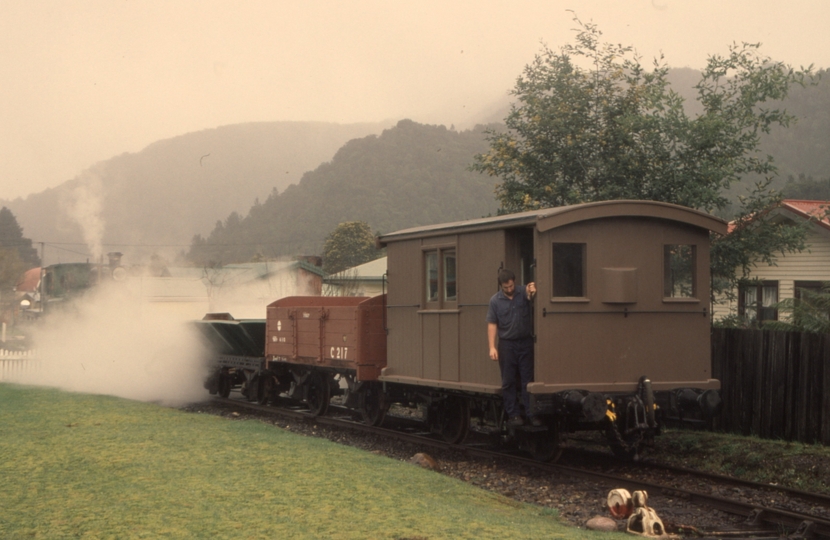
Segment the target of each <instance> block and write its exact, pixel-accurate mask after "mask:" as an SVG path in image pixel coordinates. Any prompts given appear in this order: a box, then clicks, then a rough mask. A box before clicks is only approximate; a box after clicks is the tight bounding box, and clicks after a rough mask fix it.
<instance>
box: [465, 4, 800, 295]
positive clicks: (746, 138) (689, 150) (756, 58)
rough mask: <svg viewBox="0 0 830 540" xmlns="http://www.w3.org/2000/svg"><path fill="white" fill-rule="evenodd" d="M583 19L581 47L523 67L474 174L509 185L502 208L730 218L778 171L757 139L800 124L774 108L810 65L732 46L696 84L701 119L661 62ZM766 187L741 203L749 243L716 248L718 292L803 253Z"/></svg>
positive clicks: (500, 191) (728, 242)
mask: <svg viewBox="0 0 830 540" xmlns="http://www.w3.org/2000/svg"><path fill="white" fill-rule="evenodd" d="M576 22H577V23H578V24H579V26H580V29H579V31H578V32H577V36H576V42H575V43H574V44H572V45H570V44H569V45H566V46H564V47H562V48H561V49H560V50H559V51H553V50H551V49H549V48H547V47H544V48H543V50H542V52H541V53H540V54H538V55H537V56H536V58H535V60H534V62H533V63H532V64H530V65H528V66H527V67H526V68H525V70H524V73H523V74H522V76H520V77H519V79H518V81H517V82H516V86H515V88H514V90H513V95H514V96H515V97H516V99H517V103H516V104H514V105H513V106H512V107H511V109H510V113H509V114H508V116H507V118H506V119H505V124H506V126H507V128H508V131H506V132H499V131H495V130H490V131H489V132H488V141H489V142H490V150H489V151H488V152H487V153H484V154H480V155H478V156H476V161H475V164H474V165H473V169H475V170H478V171H481V172H484V173H487V174H489V175H491V176H497V177H499V178H500V179H501V181H502V182H501V184H499V186H498V187H497V189H496V193H497V196H498V198H499V200H500V202H501V211H503V212H518V211H523V210H531V209H535V208H544V207H550V206H561V205H568V204H576V203H581V202H590V201H601V200H611V199H646V200H654V201H662V202H668V203H674V204H680V205H684V206H688V207H691V208H697V209H700V210H704V211H707V212H714V211H724V210H725V209H726V208H728V206H729V204H730V201H729V198H728V197H727V194H726V190H727V189H728V188H729V187H730V185H732V184H733V183H734V182H736V181H737V180H739V179H741V178H743V177H744V176H746V175H748V174H755V175H760V176H761V177H763V178H769V177H771V176H772V175H773V174H774V173H775V167H774V165H773V162H772V157H771V156H764V155H761V154H760V152H759V150H758V147H759V142H760V137H761V135H762V134H765V133H769V131H770V129H771V127H772V126H784V127H786V126H788V125H789V124H790V123H791V122H792V121H793V117H792V116H791V115H790V114H788V113H787V112H786V111H785V110H783V109H780V108H775V107H769V106H768V102H769V101H771V100H778V101H780V100H783V99H785V98H786V97H787V95H788V92H789V90H790V88H791V87H792V86H793V85H800V84H804V82H805V81H808V80H810V78H811V75H810V69H809V68H808V69H806V70H794V69H793V68H791V67H789V66H787V65H785V64H782V63H780V62H772V61H771V60H770V59H769V58H766V57H764V56H761V55H760V54H759V52H758V49H759V45H755V44H747V43H744V44H742V45H732V46H731V47H730V49H729V54H728V55H726V56H718V55H714V56H711V57H710V58H709V60H708V64H707V66H706V68H705V69H704V70H703V72H702V73H701V78H700V80H699V82H698V83H697V84H696V85H695V87H694V88H695V91H696V94H697V97H696V100H697V105H698V108H699V109H700V111H701V112H700V113H699V114H697V115H695V116H694V117H692V116H689V114H688V113H687V112H686V109H685V108H684V99H683V98H682V97H681V96H680V95H679V94H678V93H676V92H675V91H674V90H672V89H671V87H670V85H669V82H668V80H667V76H668V73H669V70H668V67H667V66H666V64H665V63H664V62H663V58H662V57H661V58H659V59H655V61H654V65H653V67H652V68H651V69H646V68H644V67H643V66H642V65H641V63H640V58H639V57H638V56H637V54H636V53H635V52H634V50H633V49H632V48H631V47H625V46H622V45H614V44H609V43H604V42H602V40H601V36H602V33H601V32H600V31H599V29H598V28H597V27H596V25H594V24H591V23H582V22H581V21H579V20H578V19H576ZM582 66H590V67H589V68H585V67H582ZM768 187H769V180H765V181H763V182H761V183H759V184H758V185H756V187H755V189H754V190H753V191H752V192H751V193H750V194H749V195H748V196H747V197H745V198H743V199H742V200H741V203H740V206H741V207H740V211H739V216H738V219H739V221H741V223H742V231H743V232H742V234H741V236H740V237H734V238H733V237H732V235H729V236H726V237H725V238H723V239H718V240H717V242H716V244H720V247H717V248H713V249H714V252H713V271H714V272H713V273H714V274H715V276H716V279H715V280H714V283H715V290H716V291H719V290H721V288H725V289H729V288H731V286H732V285H734V283H735V282H736V280H737V279H738V275H737V271H738V270H741V269H743V270H744V271H745V270H746V269H748V268H749V266H750V265H751V264H752V261H768V260H771V258H772V257H774V254H775V253H777V252H784V251H791V250H795V249H799V248H801V247H803V237H804V235H803V231H802V230H801V229H799V228H798V227H795V228H793V227H790V226H789V225H788V224H786V223H783V224H782V223H780V222H773V221H770V220H767V219H766V216H767V215H768V212H767V211H766V210H767V209H768V208H770V207H772V206H774V205H775V204H776V203H777V202H778V198H777V196H776V195H775V194H774V193H772V192H771V191H770V190H769V189H768Z"/></svg>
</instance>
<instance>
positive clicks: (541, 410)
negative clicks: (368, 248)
mask: <svg viewBox="0 0 830 540" xmlns="http://www.w3.org/2000/svg"><path fill="white" fill-rule="evenodd" d="M726 228H727V224H726V222H725V221H723V220H721V219H718V218H715V217H713V216H711V215H708V214H706V213H703V212H699V211H696V210H693V209H689V208H685V207H681V206H677V205H672V204H666V203H659V202H651V201H607V202H597V203H588V204H579V205H573V206H565V207H558V208H549V209H543V210H537V211H531V212H524V213H518V214H510V215H503V216H496V217H489V218H483V219H476V220H470V221H465V222H458V223H446V224H440V225H432V226H426V227H418V228H413V229H407V230H402V231H398V232H394V233H391V234H386V235H382V236H380V237H379V238H378V245H379V246H381V247H385V248H386V249H387V256H388V259H387V260H388V280H389V292H388V300H387V330H388V336H387V347H388V359H387V365H386V367H385V368H384V369H383V370H382V372H381V375H380V377H379V379H380V380H381V381H383V383H384V385H385V387H386V388H387V389H388V391H389V392H390V399H391V400H392V401H409V400H411V396H413V395H417V394H419V393H420V395H424V394H428V395H431V396H432V398H431V399H432V400H434V401H436V402H437V403H438V404H439V406H438V413H439V416H441V415H442V413H443V419H442V420H440V421H439V424H440V426H439V428H440V429H441V430H443V431H444V433H445V437H446V438H448V440H450V439H453V440H454V439H460V438H461V437H462V433H463V432H465V431H466V430H467V427H468V426H467V425H466V424H465V422H469V415H473V416H474V417H478V418H479V419H480V421H481V422H485V423H487V422H489V423H492V422H494V421H495V422H496V424H497V426H501V425H502V424H501V422H502V420H503V419H499V418H494V417H498V416H499V415H500V403H499V397H498V396H499V395H500V391H501V390H500V388H501V378H500V373H499V369H498V364H497V363H496V362H493V361H491V360H490V358H489V354H488V345H487V334H486V323H485V315H486V313H487V309H488V303H489V299H490V297H491V296H492V295H493V294H494V293H495V292H496V291H497V290H498V283H497V275H498V272H499V271H500V270H501V269H503V268H508V269H512V270H513V271H514V272H515V273H516V276H517V278H516V282H517V284H526V283H528V282H531V281H533V282H535V283H536V288H537V294H536V297H535V299H534V304H533V317H534V321H533V326H534V334H535V335H534V340H535V379H534V382H532V383H531V384H529V385H528V390H529V392H530V395H531V409H532V411H527V413H528V414H533V415H535V416H538V417H541V418H542V419H543V420H544V423H545V425H544V426H543V427H541V428H535V427H529V426H528V427H526V428H522V429H521V430H519V431H520V432H519V433H517V435H521V436H524V437H525V440H526V441H527V444H528V445H529V449H530V450H531V451H533V452H534V453H537V454H541V455H545V454H548V453H553V452H555V449H556V448H558V447H559V446H560V445H561V442H562V438H563V436H564V434H565V433H567V432H571V431H577V430H581V429H595V430H596V429H599V430H603V431H605V432H606V433H607V435H608V438H609V442H610V443H611V445H612V447H613V448H614V450H615V451H616V452H617V453H619V454H622V455H629V456H630V455H636V452H637V450H638V448H639V446H640V444H642V442H643V440H644V439H647V438H648V437H650V436H652V435H653V434H655V433H656V432H657V431H658V430H659V427H660V424H659V416H661V415H675V416H680V417H683V416H684V415H685V416H686V417H695V416H699V415H701V414H702V415H710V414H713V413H714V412H715V411H716V409H717V408H718V406H719V399H720V398H719V394H718V392H717V390H718V389H719V387H720V383H719V381H717V380H715V379H713V378H712V374H711V371H710V369H711V367H710V325H711V312H710V309H709V289H710V273H709V247H710V246H709V242H710V240H709V238H710V232H715V233H719V234H725V233H726ZM442 401H443V402H444V403H445V405H444V406H443V407H441V406H440V403H441V402H442ZM459 409H460V412H459ZM511 431H512V430H511ZM534 432H535V433H534Z"/></svg>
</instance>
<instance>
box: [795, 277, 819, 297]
mask: <svg viewBox="0 0 830 540" xmlns="http://www.w3.org/2000/svg"><path fill="white" fill-rule="evenodd" d="M821 284H822V282H821V281H796V282H795V283H793V286H794V288H795V297H796V299H798V300H801V298H802V294H801V291H809V292H811V293H820V292H821Z"/></svg>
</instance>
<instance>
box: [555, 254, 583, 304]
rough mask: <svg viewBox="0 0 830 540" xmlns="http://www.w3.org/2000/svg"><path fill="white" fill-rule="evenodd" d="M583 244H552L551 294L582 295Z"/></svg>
mask: <svg viewBox="0 0 830 540" xmlns="http://www.w3.org/2000/svg"><path fill="white" fill-rule="evenodd" d="M585 251H586V249H585V244H571V243H567V244H566V243H554V244H553V296H554V297H584V296H587V293H586V291H585Z"/></svg>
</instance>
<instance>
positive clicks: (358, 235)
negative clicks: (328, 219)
mask: <svg viewBox="0 0 830 540" xmlns="http://www.w3.org/2000/svg"><path fill="white" fill-rule="evenodd" d="M378 256H379V252H378V250H377V249H376V248H375V235H374V234H372V230H371V229H370V228H369V224H368V223H366V222H365V221H347V222H345V223H341V224H340V225H338V226H337V227H336V228H335V229H334V230H333V231H332V232H331V233H330V234H329V235H328V236H327V237H326V241H325V243H324V244H323V270H325V271H326V273H328V274H336V273H338V272H342V271H343V270H345V269H347V268H351V267H352V266H357V265H359V264H363V263H366V262H369V261H372V260H374V259H376V258H378Z"/></svg>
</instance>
